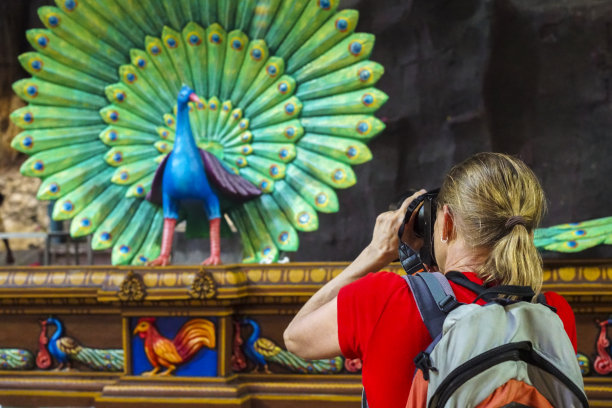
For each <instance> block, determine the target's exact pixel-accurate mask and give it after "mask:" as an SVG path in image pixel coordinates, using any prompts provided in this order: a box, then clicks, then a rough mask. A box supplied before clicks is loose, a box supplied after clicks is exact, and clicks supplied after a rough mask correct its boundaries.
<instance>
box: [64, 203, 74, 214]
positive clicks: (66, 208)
mask: <svg viewBox="0 0 612 408" xmlns="http://www.w3.org/2000/svg"><path fill="white" fill-rule="evenodd" d="M72 210H74V204H72V202H71V201H70V200H66V201H64V203H63V204H62V211H63V212H67V213H69V212H72Z"/></svg>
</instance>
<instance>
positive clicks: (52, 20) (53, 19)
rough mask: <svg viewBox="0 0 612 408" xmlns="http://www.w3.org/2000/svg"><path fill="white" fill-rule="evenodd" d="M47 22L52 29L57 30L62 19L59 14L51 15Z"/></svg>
mask: <svg viewBox="0 0 612 408" xmlns="http://www.w3.org/2000/svg"><path fill="white" fill-rule="evenodd" d="M47 22H48V23H49V25H50V26H51V28H55V27H57V26H58V25H59V23H60V18H59V16H58V15H57V14H51V15H49V18H47Z"/></svg>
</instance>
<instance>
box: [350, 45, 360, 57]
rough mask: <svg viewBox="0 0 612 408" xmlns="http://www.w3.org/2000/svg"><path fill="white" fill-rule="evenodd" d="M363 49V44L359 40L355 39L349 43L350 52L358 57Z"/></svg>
mask: <svg viewBox="0 0 612 408" xmlns="http://www.w3.org/2000/svg"><path fill="white" fill-rule="evenodd" d="M362 50H363V45H361V43H360V42H359V41H353V42H352V43H350V44H349V52H350V53H351V54H353V55H354V56H356V57H357V56H359V54H361V51H362Z"/></svg>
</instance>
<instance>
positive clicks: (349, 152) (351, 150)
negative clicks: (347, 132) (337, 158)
mask: <svg viewBox="0 0 612 408" xmlns="http://www.w3.org/2000/svg"><path fill="white" fill-rule="evenodd" d="M357 153H359V151H358V150H357V148H356V147H354V146H350V147H349V148H348V149H346V157H348V158H349V159H352V158H354V157H355V156H357Z"/></svg>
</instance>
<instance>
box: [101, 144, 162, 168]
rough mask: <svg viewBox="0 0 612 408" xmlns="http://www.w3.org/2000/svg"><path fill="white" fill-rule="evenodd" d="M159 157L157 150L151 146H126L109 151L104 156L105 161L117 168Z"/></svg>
mask: <svg viewBox="0 0 612 408" xmlns="http://www.w3.org/2000/svg"><path fill="white" fill-rule="evenodd" d="M155 156H157V149H156V148H155V146H151V145H148V146H147V145H126V146H116V147H113V148H111V149H109V150H108V151H107V152H106V154H105V155H104V161H106V163H108V164H109V165H111V166H114V167H117V166H121V165H126V164H129V163H133V162H136V161H140V160H145V159H150V158H153V157H155Z"/></svg>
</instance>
